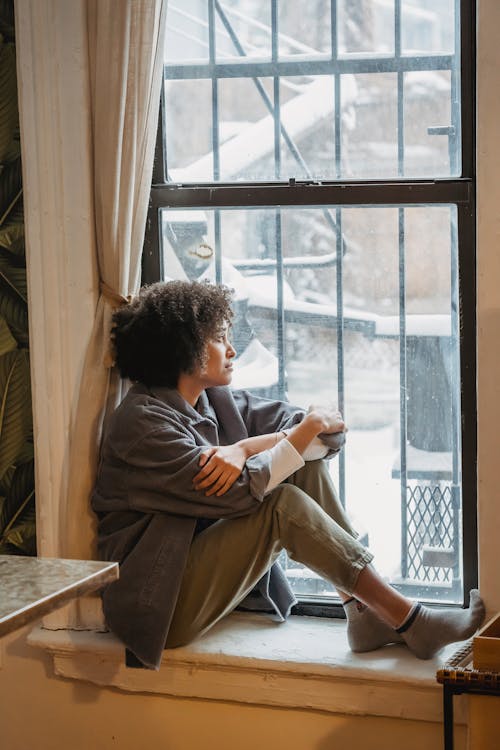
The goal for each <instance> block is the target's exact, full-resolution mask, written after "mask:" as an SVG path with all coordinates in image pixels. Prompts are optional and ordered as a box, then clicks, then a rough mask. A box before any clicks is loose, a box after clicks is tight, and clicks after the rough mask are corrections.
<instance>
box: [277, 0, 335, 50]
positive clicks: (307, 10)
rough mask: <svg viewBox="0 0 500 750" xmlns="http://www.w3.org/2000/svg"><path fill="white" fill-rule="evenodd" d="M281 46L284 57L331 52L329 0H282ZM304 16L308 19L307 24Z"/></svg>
mask: <svg viewBox="0 0 500 750" xmlns="http://www.w3.org/2000/svg"><path fill="white" fill-rule="evenodd" d="M278 7H279V19H278V25H279V33H278V49H279V56H280V58H282V59H283V58H287V57H290V56H292V55H303V56H305V57H307V58H308V59H310V58H321V57H325V56H328V57H329V56H330V55H331V49H332V31H331V11H330V2H329V0H294V2H293V3H291V2H290V0H279V6H278ZM304 19H307V22H306V23H304Z"/></svg>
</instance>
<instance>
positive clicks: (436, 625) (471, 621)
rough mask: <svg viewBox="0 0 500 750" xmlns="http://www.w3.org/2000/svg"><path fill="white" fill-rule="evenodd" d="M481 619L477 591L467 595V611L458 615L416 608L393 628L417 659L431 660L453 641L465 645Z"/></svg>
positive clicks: (451, 612) (480, 602)
mask: <svg viewBox="0 0 500 750" xmlns="http://www.w3.org/2000/svg"><path fill="white" fill-rule="evenodd" d="M483 619H484V604H483V600H482V599H481V597H480V596H479V591H478V590H477V589H473V590H472V591H471V592H470V607H469V609H462V610H459V611H450V610H443V609H441V610H440V609H428V608H427V607H423V606H422V605H421V604H416V605H415V606H414V607H413V608H412V609H411V611H410V613H409V615H408V617H407V618H406V620H405V621H404V622H403V623H402V624H401V626H400V627H399V628H397V632H398V633H400V634H401V635H402V636H403V639H404V640H405V642H406V644H407V645H408V648H409V649H410V650H411V651H413V653H414V654H415V656H418V658H419V659H431V658H432V657H433V656H434V654H435V653H436V652H437V651H439V649H441V648H443V646H447V645H448V643H454V642H455V641H465V640H466V639H467V638H470V637H471V635H473V634H474V633H475V632H476V630H477V629H478V627H479V626H480V625H481V623H482V621H483Z"/></svg>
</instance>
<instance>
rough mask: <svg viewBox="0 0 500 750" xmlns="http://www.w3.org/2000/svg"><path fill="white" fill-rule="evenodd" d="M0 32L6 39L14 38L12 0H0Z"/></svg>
mask: <svg viewBox="0 0 500 750" xmlns="http://www.w3.org/2000/svg"><path fill="white" fill-rule="evenodd" d="M0 33H1V34H2V35H3V36H4V37H5V38H6V40H8V41H12V40H13V39H14V3H13V2H12V0H0Z"/></svg>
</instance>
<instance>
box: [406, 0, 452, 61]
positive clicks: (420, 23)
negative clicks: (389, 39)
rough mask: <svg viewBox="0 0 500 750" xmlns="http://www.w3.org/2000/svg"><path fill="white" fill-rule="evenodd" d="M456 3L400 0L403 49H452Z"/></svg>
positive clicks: (416, 50) (417, 51)
mask: <svg viewBox="0 0 500 750" xmlns="http://www.w3.org/2000/svg"><path fill="white" fill-rule="evenodd" d="M454 6H455V0H401V27H402V28H401V37H402V44H401V46H402V50H403V52H404V53H406V54H414V53H420V52H432V53H440V52H445V53H451V52H453V50H454V47H455V39H454V29H455V7H454Z"/></svg>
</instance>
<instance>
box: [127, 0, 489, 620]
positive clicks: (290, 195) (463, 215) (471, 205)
mask: <svg viewBox="0 0 500 750" xmlns="http://www.w3.org/2000/svg"><path fill="white" fill-rule="evenodd" d="M208 2H209V13H210V12H211V13H212V14H213V13H214V12H215V3H216V2H217V0H208ZM336 4H337V2H336V0H332V2H331V7H332V8H333V7H334V6H336ZM459 7H460V92H461V108H460V119H461V170H460V176H457V177H456V178H453V177H447V178H437V179H429V178H423V179H421V178H416V179H409V178H407V177H404V178H393V179H381V180H359V179H357V180H342V179H336V180H322V181H321V182H318V181H317V180H314V179H305V180H300V179H297V180H295V179H289V180H274V181H263V182H251V183H249V182H241V181H238V182H234V183H233V182H220V181H218V182H198V183H179V182H175V183H168V182H167V176H166V174H165V159H164V154H165V153H166V134H165V132H164V126H163V122H164V120H163V110H164V106H165V102H164V96H163V87H162V97H161V107H160V115H159V122H158V137H157V143H156V151H155V162H154V169H153V181H152V188H151V197H150V204H149V211H148V217H147V225H146V234H145V242H144V252H143V267H142V281H143V283H152V282H154V281H157V280H158V279H161V278H163V268H162V254H161V241H160V225H161V224H160V222H161V218H160V215H161V209H163V208H172V209H190V208H203V209H208V210H210V209H227V208H257V207H267V208H273V207H280V206H282V207H290V206H299V207H301V206H304V207H306V206H309V207H323V206H327V207H328V208H333V209H335V208H340V207H345V206H376V205H379V206H387V207H390V206H393V207H399V208H400V209H401V210H404V207H411V206H419V205H422V204H432V205H436V206H439V205H455V206H456V209H457V248H458V279H457V282H458V301H459V311H458V320H459V323H460V325H459V349H460V407H461V463H462V465H461V487H462V493H461V494H462V513H461V527H462V528H461V532H462V561H463V591H464V602H463V603H466V602H467V599H468V592H469V590H470V589H471V588H474V587H476V586H477V579H478V564H477V563H478V551H477V510H476V508H477V394H476V373H477V361H476V302H477V300H476V180H475V178H476V154H475V143H476V137H475V119H474V112H475V101H476V99H475V64H476V56H475V25H476V0H459ZM272 8H273V12H274V13H276V12H277V10H276V9H277V3H276V0H272ZM398 13H399V14H400V13H401V0H395V14H396V20H395V23H396V25H397V23H398V18H397V16H398ZM332 28H333V24H332ZM210 48H211V58H212V59H211V61H210V63H204V64H203V65H201V64H200V65H194V66H180V67H182V68H183V72H182V76H183V77H185V78H189V77H197V75H196V74H197V73H199V72H200V69H201V68H206V75H205V78H208V79H210V78H211V77H212V75H213V72H212V71H213V67H214V66H215V67H217V68H218V69H222V68H224V69H225V75H228V76H230V77H241V66H239V65H238V63H216V62H215V58H214V55H213V42H211V45H210ZM399 51H400V50H399ZM397 54H398V49H397V44H396V49H395V53H394V58H395V57H396V56H397ZM448 57H450V58H451V55H449V56H448ZM405 60H411V58H408V57H399V60H398V62H399V64H401V61H405ZM381 62H382V63H383V64H384V65H385V66H386V68H387V71H386V69H385V68H384V69H383V70H382V71H380V67H379V65H380V63H381ZM335 63H336V66H337V67H336V68H335V70H334V71H333V73H338V74H340V73H342V72H348V73H353V72H356V73H357V72H369V71H368V70H367V60H364V59H356V60H352V59H343V60H338V59H337V60H336V61H335ZM300 64H301V66H303V65H304V63H303V61H301V63H300ZM331 64H332V61H330V60H328V61H320V62H315V72H317V68H318V66H319V67H321V65H324V66H325V71H324V72H325V73H329V74H331V73H332V68H331ZM391 64H392V65H393V67H392V68H391ZM263 65H264V67H263V72H262V73H260V75H264V74H265V75H266V76H268V75H269V63H265V64H263ZM290 65H292V66H293V63H291V64H288V63H287V62H281V63H280V62H277V61H276V62H275V63H274V67H275V76H276V77H277V78H275V80H279V76H281V75H286V74H290V69H291V68H290ZM175 67H176V66H173V68H174V69H173V70H172V77H175V75H176V70H175ZM252 68H253V69H254V68H255V70H256V72H255V76H256V77H258V76H259V63H256V64H253V65H252ZM264 70H265V73H264ZM391 70H392V72H398V71H401V68H400V67H398V68H395V67H394V60H393V58H388V60H385V61H384V60H382V61H380V60H377V72H391ZM177 73H179V71H177ZM212 80H216V79H212ZM400 132H401V128H399V127H398V133H400ZM399 138H400V139H401V136H399ZM293 613H294V614H306V615H316V616H328V617H332V616H333V617H335V616H342V607H341V606H340V604H339V603H338V602H321V603H319V602H318V603H309V602H307V603H299V605H297V606H296V607H295V608H294V610H293Z"/></svg>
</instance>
